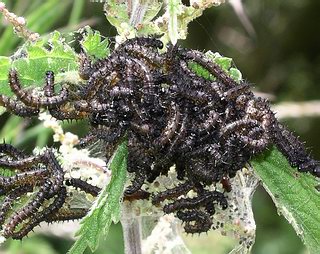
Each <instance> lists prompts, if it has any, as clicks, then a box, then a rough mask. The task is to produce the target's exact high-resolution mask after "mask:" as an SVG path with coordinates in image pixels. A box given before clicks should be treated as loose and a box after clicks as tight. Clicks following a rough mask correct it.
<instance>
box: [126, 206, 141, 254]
mask: <svg viewBox="0 0 320 254" xmlns="http://www.w3.org/2000/svg"><path fill="white" fill-rule="evenodd" d="M121 224H122V229H123V238H124V250H125V253H126V254H141V253H142V250H141V218H140V217H137V216H135V215H134V211H133V209H132V205H131V203H130V202H124V203H123V210H122V218H121Z"/></svg>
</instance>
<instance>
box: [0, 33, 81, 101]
mask: <svg viewBox="0 0 320 254" xmlns="http://www.w3.org/2000/svg"><path fill="white" fill-rule="evenodd" d="M77 62H78V61H77V54H76V53H75V51H74V50H73V49H72V48H71V47H70V46H68V45H67V44H66V43H65V42H64V39H63V37H62V36H61V35H60V33H59V32H53V33H51V34H49V35H48V36H46V37H44V38H41V39H40V40H38V41H36V42H34V43H32V42H26V43H25V44H24V45H23V46H22V47H21V48H20V49H19V50H18V51H17V52H16V53H15V54H14V55H13V56H12V57H11V58H8V57H1V58H0V70H1V75H0V93H1V94H5V95H9V96H10V95H12V93H11V90H10V88H9V86H8V71H9V69H10V68H15V69H17V71H18V74H19V79H20V81H21V83H22V85H23V86H42V85H43V84H44V78H45V73H46V71H48V70H51V71H53V72H54V73H55V74H56V77H58V76H59V75H60V76H61V75H65V73H68V72H70V71H78V63H77Z"/></svg>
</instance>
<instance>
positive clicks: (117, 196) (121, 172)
mask: <svg viewBox="0 0 320 254" xmlns="http://www.w3.org/2000/svg"><path fill="white" fill-rule="evenodd" d="M127 157H128V149H127V142H126V141H125V142H123V143H122V144H121V145H119V147H118V149H117V150H116V152H115V154H114V156H113V158H112V159H111V163H110V165H109V166H110V169H111V171H112V177H111V181H110V183H109V184H108V185H107V186H106V187H105V188H104V189H103V190H102V191H101V193H100V194H99V196H98V199H97V200H96V202H95V203H94V205H93V207H92V208H91V210H90V212H89V213H88V215H87V216H86V217H85V218H84V219H83V220H82V221H81V228H80V230H79V231H78V232H77V234H76V236H78V237H79V238H78V239H77V241H76V242H75V243H74V245H73V246H72V247H71V249H70V250H69V252H68V253H69V254H82V253H83V252H84V251H85V249H86V248H87V247H89V248H90V249H91V251H95V250H96V249H97V247H98V244H99V240H100V238H101V236H105V237H106V236H107V234H108V232H109V228H110V225H111V223H112V222H114V223H117V222H119V219H120V208H121V199H122V195H123V190H124V185H125V182H126V174H127Z"/></svg>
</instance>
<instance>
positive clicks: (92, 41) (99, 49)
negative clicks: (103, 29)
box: [81, 26, 110, 59]
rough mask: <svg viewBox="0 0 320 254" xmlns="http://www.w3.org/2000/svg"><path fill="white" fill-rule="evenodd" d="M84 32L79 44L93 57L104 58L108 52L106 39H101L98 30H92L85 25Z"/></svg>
mask: <svg viewBox="0 0 320 254" xmlns="http://www.w3.org/2000/svg"><path fill="white" fill-rule="evenodd" d="M84 31H85V32H86V34H85V36H84V37H83V40H82V42H81V45H82V47H83V49H84V50H85V52H86V53H87V54H88V55H90V56H93V57H94V58H97V59H101V58H105V57H107V56H108V55H109V54H110V49H109V43H108V40H107V39H105V40H102V38H101V35H100V32H99V31H93V30H92V29H91V28H90V27H88V26H87V27H85V28H84Z"/></svg>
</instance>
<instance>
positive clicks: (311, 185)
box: [251, 149, 320, 253]
mask: <svg viewBox="0 0 320 254" xmlns="http://www.w3.org/2000/svg"><path fill="white" fill-rule="evenodd" d="M251 163H252V165H253V167H254V169H255V171H256V172H257V174H258V176H259V177H260V178H261V180H262V183H263V186H264V187H265V189H266V190H267V191H268V193H269V195H270V196H271V197H272V199H273V201H274V203H275V204H276V206H277V208H278V211H279V212H280V213H281V214H282V215H284V216H285V217H286V219H287V220H288V221H289V222H290V223H291V225H292V226H293V227H294V229H295V230H296V232H297V234H298V235H299V236H300V237H301V238H302V240H303V242H304V243H305V244H306V246H307V248H308V249H309V251H310V253H319V246H320V230H319V222H320V193H319V191H318V190H317V188H316V187H317V186H318V185H319V182H318V181H317V180H316V179H315V177H314V176H311V175H309V174H305V173H298V172H297V171H296V169H293V168H292V167H291V166H290V165H289V163H288V162H287V160H286V159H285V157H284V156H283V155H282V154H281V153H280V152H279V151H278V150H276V149H272V150H271V151H268V152H266V153H264V154H263V155H261V156H258V157H257V158H256V159H255V160H253V161H252V162H251Z"/></svg>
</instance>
